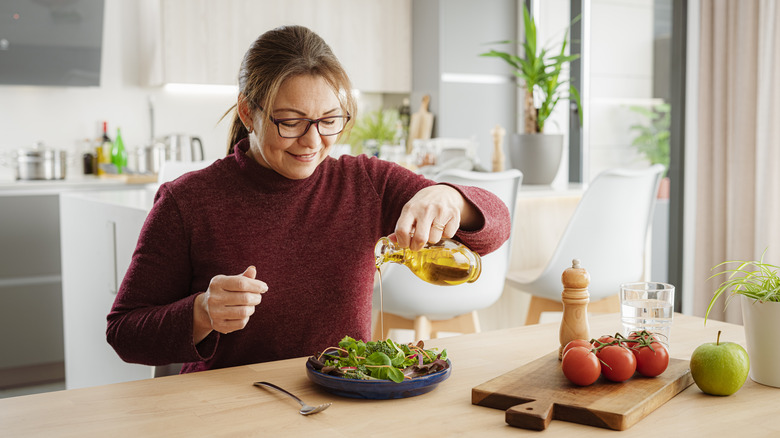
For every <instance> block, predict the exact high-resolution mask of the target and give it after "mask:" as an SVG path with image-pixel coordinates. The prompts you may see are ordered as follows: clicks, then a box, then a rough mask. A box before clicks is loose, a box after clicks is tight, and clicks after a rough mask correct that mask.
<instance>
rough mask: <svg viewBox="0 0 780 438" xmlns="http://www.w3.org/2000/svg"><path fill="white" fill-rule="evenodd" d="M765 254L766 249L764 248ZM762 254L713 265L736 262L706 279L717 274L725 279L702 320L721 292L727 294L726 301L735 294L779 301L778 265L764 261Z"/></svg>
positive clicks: (779, 275) (715, 267)
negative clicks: (759, 256) (747, 258)
mask: <svg viewBox="0 0 780 438" xmlns="http://www.w3.org/2000/svg"><path fill="white" fill-rule="evenodd" d="M764 254H766V250H764ZM764 254H761V258H760V259H759V260H757V261H756V260H750V261H745V260H729V261H725V262H722V263H719V264H718V265H716V266H714V267H713V268H712V269H713V270H715V269H718V268H720V267H721V266H725V265H727V264H737V267H735V268H732V269H725V270H723V271H721V272H718V273H716V274H713V275H712V276H710V277H709V278H708V279H707V280H710V279H712V278H715V277H718V276H726V280H724V281H723V282H721V283H720V285H719V286H718V288H717V289H715V292H714V293H713V295H712V299H711V300H710V304H709V305H708V306H707V313H706V314H705V315H704V322H705V323H706V322H707V317H708V316H709V315H710V311H711V310H712V307H713V305H714V304H715V301H717V300H718V298H720V296H721V295H723V294H726V293H727V294H729V295H728V297H727V299H726V303H727V305H728V302H729V300H731V299H732V298H734V297H735V296H737V295H744V296H746V297H748V298H752V299H754V300H757V301H762V302H763V301H771V302H780V274H779V273H778V270H780V267H778V266H775V265H772V264H769V263H764Z"/></svg>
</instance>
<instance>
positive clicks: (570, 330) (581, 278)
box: [558, 259, 590, 360]
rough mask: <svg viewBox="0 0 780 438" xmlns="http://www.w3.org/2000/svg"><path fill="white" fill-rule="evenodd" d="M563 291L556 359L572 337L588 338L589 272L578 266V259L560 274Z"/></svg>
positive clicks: (559, 357)
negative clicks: (561, 316) (558, 346)
mask: <svg viewBox="0 0 780 438" xmlns="http://www.w3.org/2000/svg"><path fill="white" fill-rule="evenodd" d="M561 282H562V283H563V292H562V293H561V302H562V303H563V319H562V320H561V331H560V341H561V346H560V348H559V349H558V360H560V359H561V356H562V352H563V347H565V346H566V344H568V343H569V342H570V341H572V340H574V339H585V340H590V328H589V327H588V303H589V302H590V293H589V292H588V285H589V284H590V274H588V271H586V270H585V269H583V268H582V267H580V261H579V260H577V259H574V260H572V264H571V268H567V269H566V270H565V271H563V274H562V275H561Z"/></svg>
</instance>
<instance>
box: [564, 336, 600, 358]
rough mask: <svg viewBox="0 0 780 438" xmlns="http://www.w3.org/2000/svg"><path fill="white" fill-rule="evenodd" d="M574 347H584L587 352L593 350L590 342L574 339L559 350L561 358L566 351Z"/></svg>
mask: <svg viewBox="0 0 780 438" xmlns="http://www.w3.org/2000/svg"><path fill="white" fill-rule="evenodd" d="M574 347H585V348H587V349H588V350H590V349H591V348H593V344H591V343H590V341H586V340H585V339H574V340H572V341H569V343H568V344H566V346H565V347H563V350H561V357H563V355H564V354H566V352H567V351H569V350H571V349H572V348H574Z"/></svg>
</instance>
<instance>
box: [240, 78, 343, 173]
mask: <svg viewBox="0 0 780 438" xmlns="http://www.w3.org/2000/svg"><path fill="white" fill-rule="evenodd" d="M254 115H255V117H254V118H253V119H254V120H253V121H252V125H253V127H254V132H261V130H260V129H258V128H260V127H261V126H262V123H263V119H262V118H263V117H268V116H269V115H271V116H272V117H273V118H275V119H287V118H296V117H301V118H307V119H312V120H316V119H319V118H321V117H326V116H339V115H345V114H344V111H343V110H342V109H341V104H340V102H339V99H338V97H337V96H336V94H335V93H334V91H333V89H332V88H330V86H329V85H328V84H327V82H325V80H324V79H323V78H322V77H320V76H309V75H305V76H295V77H292V78H290V79H287V80H286V81H284V83H283V84H282V86H281V87H280V88H279V93H278V94H277V96H276V100H275V101H274V104H273V107H272V108H270V109H269V110H268V111H267V112H266V111H259V112H256V113H255V114H254ZM338 137H339V136H338V135H329V136H321V135H320V134H319V132H318V131H317V126H316V125H312V126H310V127H309V130H308V131H306V134H304V135H303V136H301V137H298V138H283V137H281V136H279V130H278V129H277V126H276V125H272V126H271V127H270V128H269V129H268V130H267V131H266V133H265V135H264V136H263V138H257V137H256V136H254V135H251V136H250V154H251V155H252V157H253V158H254V159H255V160H257V162H259V163H260V165H262V166H263V167H267V168H269V169H272V170H274V171H276V172H277V173H279V174H280V175H282V176H284V177H286V178H289V179H303V178H308V177H309V176H311V174H312V173H314V170H315V169H316V168H317V166H319V164H320V163H322V161H323V160H325V158H326V157H327V156H328V153H330V150H331V148H332V146H333V143H335V142H336V139H337V138H338Z"/></svg>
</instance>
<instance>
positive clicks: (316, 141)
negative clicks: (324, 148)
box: [298, 123, 322, 148]
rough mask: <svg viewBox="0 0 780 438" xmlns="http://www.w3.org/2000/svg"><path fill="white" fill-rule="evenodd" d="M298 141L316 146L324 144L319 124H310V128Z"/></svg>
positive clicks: (308, 145)
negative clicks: (318, 127)
mask: <svg viewBox="0 0 780 438" xmlns="http://www.w3.org/2000/svg"><path fill="white" fill-rule="evenodd" d="M298 142H299V143H300V144H302V145H304V146H306V147H310V148H314V147H318V146H319V145H320V144H322V137H320V131H319V130H318V129H317V124H316V123H312V124H311V125H310V126H309V130H308V131H306V133H305V134H303V135H302V136H300V137H298Z"/></svg>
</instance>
